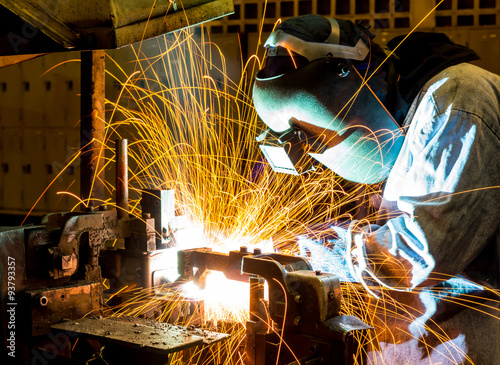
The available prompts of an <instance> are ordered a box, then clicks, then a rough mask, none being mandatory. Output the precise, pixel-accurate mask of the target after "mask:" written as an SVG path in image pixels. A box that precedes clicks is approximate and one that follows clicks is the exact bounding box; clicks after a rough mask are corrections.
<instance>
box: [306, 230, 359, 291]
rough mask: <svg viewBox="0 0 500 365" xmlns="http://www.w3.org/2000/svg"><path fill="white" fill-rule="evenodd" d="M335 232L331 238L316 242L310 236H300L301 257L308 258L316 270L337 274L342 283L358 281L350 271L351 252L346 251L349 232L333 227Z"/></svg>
mask: <svg viewBox="0 0 500 365" xmlns="http://www.w3.org/2000/svg"><path fill="white" fill-rule="evenodd" d="M330 231H331V232H334V235H335V238H333V237H334V235H333V234H331V235H330V238H326V239H322V240H319V241H318V240H315V239H311V238H310V237H309V236H299V238H298V246H299V251H300V256H303V257H307V258H308V259H309V260H310V262H311V265H312V266H313V268H314V269H315V270H321V271H323V272H328V273H332V274H335V275H337V276H338V277H339V279H340V281H350V282H354V281H356V280H355V279H354V276H353V275H352V274H351V272H350V270H349V265H348V263H347V260H350V259H351V254H350V252H349V253H348V252H347V250H346V244H345V242H346V239H347V230H346V229H344V228H342V227H338V226H331V227H330Z"/></svg>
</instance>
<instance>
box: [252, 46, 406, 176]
mask: <svg viewBox="0 0 500 365" xmlns="http://www.w3.org/2000/svg"><path fill="white" fill-rule="evenodd" d="M292 56H296V57H297V61H298V62H295V63H294V66H293V68H291V66H290V62H289V61H287V63H288V66H287V67H281V68H280V67H273V69H274V70H277V72H275V71H273V72H270V71H269V69H270V67H269V64H267V65H265V66H264V67H263V69H261V70H260V71H259V72H258V73H257V75H256V78H255V82H254V87H253V102H254V106H255V108H256V111H257V113H258V115H259V116H260V118H261V119H262V120H263V121H264V123H265V124H266V125H267V126H268V127H269V128H270V129H271V130H272V131H274V132H275V133H289V132H290V131H297V132H298V133H299V135H302V136H303V137H302V141H303V143H304V144H307V146H305V145H302V146H300V150H301V151H304V153H307V154H308V155H309V156H311V157H313V158H314V159H315V160H316V161H319V162H320V163H322V164H323V165H325V166H326V167H328V168H330V169H331V170H333V171H334V172H335V173H337V174H338V175H340V176H342V177H343V178H345V179H347V180H350V181H353V182H356V183H364V184H374V183H378V182H381V181H383V180H385V179H386V178H387V176H388V174H389V172H390V170H391V168H392V166H393V165H394V162H395V160H396V158H397V156H398V154H399V151H400V149H401V146H402V144H403V135H402V132H401V130H400V128H399V126H398V125H397V124H396V123H395V121H394V119H393V118H392V116H391V115H390V114H389V113H388V112H387V110H386V109H385V108H384V106H383V101H384V99H385V95H386V90H387V85H386V75H385V74H384V72H383V71H381V72H379V73H378V74H375V75H373V76H372V77H371V79H370V82H369V84H370V87H368V86H367V85H363V76H364V75H363V72H364V71H365V70H362V69H359V70H358V69H357V68H356V67H355V66H354V65H353V63H352V62H351V60H350V59H346V58H338V57H333V56H331V55H329V56H326V57H320V58H317V59H314V60H312V61H309V60H306V61H304V60H303V59H301V56H300V55H294V54H293V53H290V56H289V57H290V58H291V57H292ZM282 57H285V58H286V55H284V56H282ZM274 60H276V61H278V62H279V59H278V58H275V59H273V61H274ZM295 67H296V68H295ZM357 67H359V62H358V66H357ZM365 68H366V67H365ZM375 95H376V96H375ZM304 136H306V138H305V139H304ZM311 142H312V143H311ZM266 157H267V158H269V156H266Z"/></svg>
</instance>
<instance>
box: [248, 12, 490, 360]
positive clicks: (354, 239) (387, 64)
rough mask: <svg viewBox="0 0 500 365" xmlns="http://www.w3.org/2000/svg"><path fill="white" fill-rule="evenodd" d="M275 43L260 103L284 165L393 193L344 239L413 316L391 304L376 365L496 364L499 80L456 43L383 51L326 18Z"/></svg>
mask: <svg viewBox="0 0 500 365" xmlns="http://www.w3.org/2000/svg"><path fill="white" fill-rule="evenodd" d="M265 48H266V55H265V59H264V63H263V66H262V68H261V70H260V71H259V72H258V73H257V75H256V78H255V83H254V89H253V100H254V105H255V108H256V110H257V113H258V114H259V116H260V118H261V119H262V121H263V122H264V123H265V124H266V125H267V126H268V127H269V130H268V133H267V135H266V136H265V138H264V137H262V138H261V140H263V142H265V143H266V144H265V145H263V146H262V147H261V148H262V151H263V152H264V155H265V156H266V158H267V159H268V161H269V162H270V164H271V165H272V166H273V168H275V169H276V170H277V171H287V172H289V173H292V174H296V175H297V174H302V173H306V172H310V171H311V170H314V169H315V165H317V163H318V162H319V163H320V164H321V165H323V166H326V167H327V168H329V169H331V170H333V171H334V172H335V173H336V174H338V175H339V176H341V177H342V178H344V179H346V180H349V181H352V182H355V183H359V184H377V183H380V184H382V186H383V196H382V200H381V204H380V207H379V209H378V219H377V222H376V224H370V223H368V220H360V221H358V222H356V221H352V222H351V224H350V225H349V228H348V229H347V230H346V231H345V232H344V234H343V235H341V236H339V237H338V240H337V241H336V244H337V248H336V249H337V250H339V248H341V249H342V252H343V260H340V261H342V262H339V265H341V264H345V267H344V269H345V270H346V271H348V272H349V274H350V276H351V277H352V278H354V279H355V280H356V281H358V282H360V283H362V284H363V285H364V286H365V287H366V288H367V292H368V293H370V295H373V296H376V295H378V294H380V291H384V292H388V293H389V294H390V295H391V297H392V298H394V299H395V300H396V301H397V302H398V303H399V304H401V305H402V306H403V307H404V308H405V309H404V310H402V311H399V312H397V309H396V308H395V307H394V308H389V307H386V308H385V309H386V311H387V312H386V313H385V314H386V316H385V318H382V320H383V321H384V324H385V325H386V326H387V330H386V331H381V333H379V334H378V336H379V337H378V341H375V342H377V343H376V344H375V343H374V344H373V346H372V348H370V349H369V351H368V356H367V359H366V361H367V362H368V363H386V364H436V363H439V364H462V363H467V364H469V363H474V364H497V363H498V361H499V360H498V359H500V319H499V318H500V305H499V303H500V296H499V290H498V288H499V276H500V275H499V267H500V265H499V264H500V250H499V246H500V224H499V223H500V190H499V186H500V163H499V154H500V141H499V139H500V77H499V76H497V75H495V74H493V73H490V72H488V71H486V70H484V69H482V68H479V67H477V66H475V65H473V64H471V63H470V62H472V61H474V60H476V59H477V58H478V57H477V55H476V53H475V52H474V51H472V50H470V49H469V48H466V47H464V46H460V45H457V44H454V43H453V42H451V41H450V39H449V38H448V37H447V36H446V35H444V34H440V33H425V32H414V33H412V34H410V35H409V36H408V37H403V36H399V37H396V38H394V39H392V40H391V41H389V42H388V43H387V46H385V47H382V46H380V45H378V44H377V43H375V42H374V36H373V35H372V34H371V33H370V31H369V29H367V27H365V26H363V25H362V24H361V23H358V24H354V23H353V22H350V21H347V20H341V19H329V18H325V17H321V16H318V15H307V16H302V17H297V18H291V19H288V20H286V21H284V22H282V23H281V24H279V25H278V26H277V27H276V28H275V30H274V31H273V32H272V33H271V35H270V36H269V38H268V39H267V41H266V43H265ZM273 136H274V137H275V139H276V141H277V142H275V143H274V144H272V143H271V144H270V143H267V142H268V141H269V140H270V139H271V138H272V137H273ZM281 147H283V148H281ZM332 257H333V256H332ZM378 290H380V291H378ZM392 310H394V311H396V312H394V313H393V312H391V311H392ZM405 311H406V312H405ZM380 317H382V316H379V318H380Z"/></svg>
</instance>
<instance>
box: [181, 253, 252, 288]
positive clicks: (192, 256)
mask: <svg viewBox="0 0 500 365" xmlns="http://www.w3.org/2000/svg"><path fill="white" fill-rule="evenodd" d="M247 256H253V254H252V253H249V252H247V250H242V249H240V250H239V251H230V252H229V253H227V254H226V253H221V252H215V251H212V249H211V248H210V247H202V248H195V249H188V250H180V251H178V252H177V268H178V273H179V275H180V278H179V280H186V281H191V280H192V281H194V282H195V284H197V285H198V286H199V287H201V288H204V287H205V280H206V276H207V275H208V274H209V273H210V270H215V271H220V272H222V273H223V274H224V276H225V277H226V278H228V279H230V280H235V281H243V282H248V280H249V278H250V276H249V275H248V274H245V273H243V272H242V271H241V265H242V259H243V257H247Z"/></svg>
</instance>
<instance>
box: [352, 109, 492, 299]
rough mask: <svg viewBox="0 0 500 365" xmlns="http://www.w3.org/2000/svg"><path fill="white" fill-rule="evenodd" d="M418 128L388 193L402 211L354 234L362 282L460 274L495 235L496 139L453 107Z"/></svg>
mask: <svg viewBox="0 0 500 365" xmlns="http://www.w3.org/2000/svg"><path fill="white" fill-rule="evenodd" d="M431 110H432V106H431ZM417 115H418V113H417ZM413 123H415V125H414V126H413V125H412V126H411V127H410V129H409V131H408V135H407V137H406V140H405V144H404V145H403V149H402V151H401V154H400V156H399V158H398V161H397V162H396V165H395V166H394V169H393V171H392V172H391V175H390V177H389V179H388V181H387V185H386V189H385V192H384V198H385V199H386V200H387V201H388V202H392V203H393V204H395V205H396V206H397V209H389V210H387V211H384V214H389V215H390V216H389V217H387V218H388V220H387V221H386V223H385V224H384V225H382V226H380V227H377V226H365V227H362V228H361V227H360V228H359V229H358V230H356V229H355V230H354V231H353V232H352V237H353V242H352V248H353V256H355V260H354V268H355V270H356V276H357V277H358V279H362V280H365V281H376V282H378V283H379V284H382V285H386V286H389V287H391V288H401V289H412V288H415V287H416V286H432V285H435V284H437V283H439V282H441V281H444V280H447V279H449V278H450V276H454V275H457V274H459V273H461V272H462V270H463V269H464V268H466V267H467V266H468V265H469V263H470V262H471V261H472V260H473V259H474V258H476V257H477V255H478V254H479V253H480V252H481V251H482V250H483V249H484V247H485V246H486V245H487V243H488V242H489V241H490V240H491V239H492V238H493V237H494V236H495V235H496V234H498V233H497V230H498V217H499V216H500V210H499V207H500V201H499V200H500V199H499V196H500V193H499V190H498V188H495V187H498V185H499V180H500V179H499V177H500V176H499V173H500V166H499V158H498V151H499V140H498V136H497V135H496V134H495V133H494V132H492V129H491V127H490V126H488V125H486V123H485V122H484V121H482V120H481V119H480V118H479V117H477V116H475V115H471V114H468V113H464V112H460V111H458V112H457V111H455V110H453V109H451V106H450V108H448V110H447V111H446V113H441V114H438V115H435V116H433V117H432V118H430V119H429V120H428V121H427V122H421V121H414V122H413Z"/></svg>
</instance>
